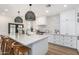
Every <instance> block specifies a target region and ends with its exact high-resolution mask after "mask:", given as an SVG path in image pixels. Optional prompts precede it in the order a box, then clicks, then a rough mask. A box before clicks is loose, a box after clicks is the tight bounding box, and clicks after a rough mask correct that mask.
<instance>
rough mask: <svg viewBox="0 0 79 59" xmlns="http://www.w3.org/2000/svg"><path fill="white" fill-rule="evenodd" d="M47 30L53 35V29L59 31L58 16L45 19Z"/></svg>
mask: <svg viewBox="0 0 79 59" xmlns="http://www.w3.org/2000/svg"><path fill="white" fill-rule="evenodd" d="M47 28H48V29H49V31H50V32H51V33H52V34H54V30H55V29H58V30H59V29H60V15H55V16H48V17H47Z"/></svg>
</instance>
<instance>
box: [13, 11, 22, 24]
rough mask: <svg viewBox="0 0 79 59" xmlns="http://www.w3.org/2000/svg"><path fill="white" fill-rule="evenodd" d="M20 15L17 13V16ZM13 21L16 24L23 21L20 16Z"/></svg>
mask: <svg viewBox="0 0 79 59" xmlns="http://www.w3.org/2000/svg"><path fill="white" fill-rule="evenodd" d="M19 14H20V11H18V15H19ZM14 21H15V22H16V23H23V19H22V18H21V17H20V16H17V17H16V18H15V19H14Z"/></svg>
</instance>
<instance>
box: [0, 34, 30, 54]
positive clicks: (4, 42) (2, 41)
mask: <svg viewBox="0 0 79 59" xmlns="http://www.w3.org/2000/svg"><path fill="white" fill-rule="evenodd" d="M0 50H1V51H0V54H2V55H25V54H27V55H29V52H30V51H31V48H28V47H26V46H23V45H22V44H20V43H18V42H16V41H14V40H13V39H12V38H10V37H8V36H4V35H0Z"/></svg>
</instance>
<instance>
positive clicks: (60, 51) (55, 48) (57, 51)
mask: <svg viewBox="0 0 79 59" xmlns="http://www.w3.org/2000/svg"><path fill="white" fill-rule="evenodd" d="M48 55H78V52H77V50H75V49H71V48H67V47H63V46H59V45H55V44H51V43H49V44H48Z"/></svg>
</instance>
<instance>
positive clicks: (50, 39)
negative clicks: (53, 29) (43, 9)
mask: <svg viewBox="0 0 79 59" xmlns="http://www.w3.org/2000/svg"><path fill="white" fill-rule="evenodd" d="M53 41H54V38H53V35H50V36H49V37H48V42H50V43H53Z"/></svg>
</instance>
